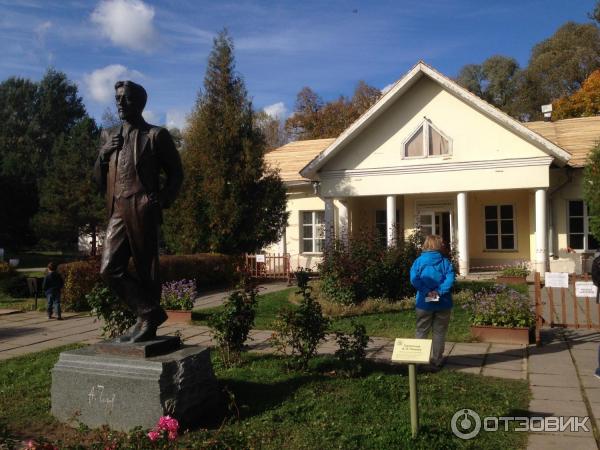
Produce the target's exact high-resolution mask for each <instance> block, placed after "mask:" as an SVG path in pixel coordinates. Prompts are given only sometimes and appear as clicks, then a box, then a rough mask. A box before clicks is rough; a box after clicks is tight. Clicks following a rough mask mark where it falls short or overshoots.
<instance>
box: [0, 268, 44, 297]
mask: <svg viewBox="0 0 600 450" xmlns="http://www.w3.org/2000/svg"><path fill="white" fill-rule="evenodd" d="M0 290H1V291H3V292H5V293H7V294H8V295H10V296H11V297H15V298H26V297H29V296H30V295H29V288H28V287H27V277H26V276H25V275H22V274H20V273H18V272H17V273H16V274H15V275H14V276H12V277H10V278H6V279H4V280H1V281H0ZM42 296H43V293H42Z"/></svg>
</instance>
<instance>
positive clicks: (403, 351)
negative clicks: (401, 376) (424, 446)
mask: <svg viewBox="0 0 600 450" xmlns="http://www.w3.org/2000/svg"><path fill="white" fill-rule="evenodd" d="M430 356H431V339H400V338H398V339H396V341H395V343H394V351H393V352H392V361H394V362H403V363H408V390H409V394H410V428H411V431H412V436H413V438H414V437H415V436H416V435H417V433H418V431H419V402H418V396H417V366H416V365H417V364H428V363H429V358H430Z"/></svg>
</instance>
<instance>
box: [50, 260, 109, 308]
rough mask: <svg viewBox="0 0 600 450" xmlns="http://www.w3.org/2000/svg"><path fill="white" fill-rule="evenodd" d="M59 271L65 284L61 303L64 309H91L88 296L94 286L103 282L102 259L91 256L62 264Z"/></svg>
mask: <svg viewBox="0 0 600 450" xmlns="http://www.w3.org/2000/svg"><path fill="white" fill-rule="evenodd" d="M58 272H59V273H60V275H61V276H62V277H63V280H64V282H65V285H64V286H63V290H62V295H61V305H62V308H63V310H64V311H89V310H90V307H91V305H89V304H88V302H87V300H86V296H87V295H88V294H89V293H90V292H92V289H94V286H96V285H98V284H102V278H101V277H100V259H99V258H90V259H88V260H85V261H75V262H72V263H67V264H61V265H60V266H58Z"/></svg>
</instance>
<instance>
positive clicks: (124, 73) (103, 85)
mask: <svg viewBox="0 0 600 450" xmlns="http://www.w3.org/2000/svg"><path fill="white" fill-rule="evenodd" d="M140 77H142V74H141V73H140V72H138V71H137V70H129V69H128V68H127V67H125V66H123V65H121V64H111V65H110V66H106V67H103V68H102V69H97V70H94V71H93V72H92V73H86V74H85V75H84V76H83V81H84V83H85V85H86V88H87V90H88V92H89V94H90V96H91V97H92V99H94V100H95V101H97V102H99V103H109V102H110V101H111V100H112V99H113V97H114V95H115V83H116V82H117V81H118V80H124V79H131V78H140Z"/></svg>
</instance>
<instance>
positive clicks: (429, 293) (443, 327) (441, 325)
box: [410, 234, 455, 369]
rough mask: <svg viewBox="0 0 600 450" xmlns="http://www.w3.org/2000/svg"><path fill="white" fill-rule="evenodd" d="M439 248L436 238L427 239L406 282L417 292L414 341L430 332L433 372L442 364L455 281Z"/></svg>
mask: <svg viewBox="0 0 600 450" xmlns="http://www.w3.org/2000/svg"><path fill="white" fill-rule="evenodd" d="M441 248H442V238H441V237H440V236H437V235H435V234H432V235H429V236H427V238H426V239H425V243H424V244H423V252H422V253H421V256H419V257H418V258H417V259H416V260H415V262H414V263H413V265H412V267H411V269H410V282H411V284H412V285H413V286H414V287H415V289H416V290H417V305H416V306H417V308H416V313H417V333H416V334H417V339H426V338H427V336H428V334H429V330H432V338H433V339H432V340H433V342H432V351H431V364H432V365H433V366H434V367H435V368H436V369H439V368H441V366H442V364H443V355H444V346H445V343H446V333H447V332H448V323H449V322H450V313H451V311H452V292H451V291H452V285H453V284H454V278H455V275H454V268H453V267H452V263H451V262H450V260H449V259H448V258H446V257H445V256H444V255H442V253H441V252H440V250H441Z"/></svg>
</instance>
